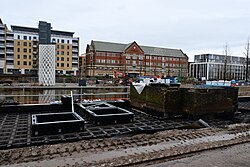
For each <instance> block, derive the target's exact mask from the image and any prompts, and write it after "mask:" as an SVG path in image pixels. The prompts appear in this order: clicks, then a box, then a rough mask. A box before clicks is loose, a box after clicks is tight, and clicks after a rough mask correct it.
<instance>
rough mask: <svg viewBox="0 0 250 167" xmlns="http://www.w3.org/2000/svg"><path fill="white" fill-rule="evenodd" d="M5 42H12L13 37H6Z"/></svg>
mask: <svg viewBox="0 0 250 167" xmlns="http://www.w3.org/2000/svg"><path fill="white" fill-rule="evenodd" d="M6 40H8V41H14V37H13V36H7V37H6Z"/></svg>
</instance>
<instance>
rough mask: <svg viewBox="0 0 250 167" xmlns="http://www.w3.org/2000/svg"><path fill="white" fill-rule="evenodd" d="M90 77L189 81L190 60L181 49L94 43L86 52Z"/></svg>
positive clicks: (88, 75)
mask: <svg viewBox="0 0 250 167" xmlns="http://www.w3.org/2000/svg"><path fill="white" fill-rule="evenodd" d="M85 70H86V73H85V74H86V76H87V77H94V76H105V75H108V76H113V75H114V71H115V72H117V73H120V74H121V73H122V74H126V75H129V76H146V75H151V76H152V75H154V76H160V77H166V76H172V77H176V76H180V77H186V76H187V71H188V57H187V55H186V54H184V53H183V52H182V50H179V49H168V48H159V47H152V46H141V45H138V44H137V43H136V42H132V43H128V44H121V43H111V42H101V41H91V44H90V45H87V48H86V67H85Z"/></svg>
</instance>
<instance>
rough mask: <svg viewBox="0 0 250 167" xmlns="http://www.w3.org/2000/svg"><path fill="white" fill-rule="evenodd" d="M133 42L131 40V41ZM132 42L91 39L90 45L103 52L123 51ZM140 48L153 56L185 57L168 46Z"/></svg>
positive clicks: (177, 50)
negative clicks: (123, 42)
mask: <svg viewBox="0 0 250 167" xmlns="http://www.w3.org/2000/svg"><path fill="white" fill-rule="evenodd" d="M132 43H133V42H132ZM132 43H128V44H122V43H113V42H103V41H92V42H91V45H93V46H92V47H90V48H91V49H93V50H95V51H104V52H120V53H122V52H124V51H125V50H126V49H127V48H128V47H129V46H130V45H131V44H132ZM139 46H140V48H141V49H142V50H143V51H144V54H145V55H155V56H173V57H187V55H186V54H184V53H183V52H182V50H180V49H169V48H160V47H152V46H141V45H139Z"/></svg>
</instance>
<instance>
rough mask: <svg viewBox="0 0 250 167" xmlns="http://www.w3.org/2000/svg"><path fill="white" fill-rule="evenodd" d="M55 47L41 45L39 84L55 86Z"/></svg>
mask: <svg viewBox="0 0 250 167" xmlns="http://www.w3.org/2000/svg"><path fill="white" fill-rule="evenodd" d="M55 54H56V51H55V45H51V44H40V45H39V73H38V74H39V75H38V77H39V84H40V85H44V86H53V85H55V80H56V77H55Z"/></svg>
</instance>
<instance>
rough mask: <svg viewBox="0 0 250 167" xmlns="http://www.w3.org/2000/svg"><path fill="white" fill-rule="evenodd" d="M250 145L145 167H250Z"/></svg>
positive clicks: (227, 148) (246, 144)
mask: <svg viewBox="0 0 250 167" xmlns="http://www.w3.org/2000/svg"><path fill="white" fill-rule="evenodd" d="M249 165H250V143H244V144H239V145H235V146H231V147H226V148H222V149H221V148H220V149H216V150H210V151H205V152H201V153H199V154H194V155H192V156H189V157H185V158H182V159H176V160H172V161H167V162H162V163H157V164H151V165H145V166H149V167H165V166H168V167H200V166H202V167H225V166H226V167H249Z"/></svg>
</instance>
